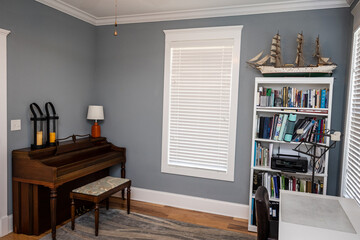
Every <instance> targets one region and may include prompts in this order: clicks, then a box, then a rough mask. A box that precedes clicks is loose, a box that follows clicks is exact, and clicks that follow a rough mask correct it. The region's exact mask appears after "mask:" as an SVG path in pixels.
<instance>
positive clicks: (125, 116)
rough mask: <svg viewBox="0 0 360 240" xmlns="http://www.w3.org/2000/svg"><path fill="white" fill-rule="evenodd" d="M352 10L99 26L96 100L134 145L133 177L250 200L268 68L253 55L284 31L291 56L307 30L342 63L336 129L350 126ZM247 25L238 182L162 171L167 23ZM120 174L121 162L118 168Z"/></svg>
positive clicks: (332, 168)
mask: <svg viewBox="0 0 360 240" xmlns="http://www.w3.org/2000/svg"><path fill="white" fill-rule="evenodd" d="M351 19H352V18H351V16H350V9H349V8H341V9H330V10H317V11H300V12H289V13H276V14H262V15H249V16H237V17H223V18H211V19H198V20H182V21H169V22H157V23H139V24H126V25H120V26H119V31H118V32H119V36H118V37H117V38H115V37H113V36H112V31H113V27H112V26H103V27H97V31H96V42H97V45H96V79H97V81H96V83H95V89H96V91H95V92H96V97H97V98H96V99H97V101H96V102H97V103H98V104H103V105H104V107H105V121H103V123H102V133H103V135H104V136H107V137H108V139H109V140H110V141H111V142H113V143H114V144H116V145H118V146H124V147H126V148H127V157H128V163H127V176H128V177H129V178H131V179H132V180H133V185H134V186H135V187H140V188H146V189H153V190H159V191H165V192H172V193H179V194H185V195H191V196H198V197H204V198H210V199H217V200H223V201H230V202H237V203H242V204H248V191H249V174H250V154H251V150H250V149H251V141H250V137H251V126H252V119H251V118H252V103H251V102H252V99H253V88H254V78H255V77H256V76H260V74H259V73H258V72H257V71H255V70H253V69H251V68H249V67H248V66H247V64H246V63H245V61H246V60H248V59H250V58H251V57H253V56H254V55H255V54H256V53H258V52H260V51H261V50H265V51H268V49H269V48H270V42H271V38H272V36H273V35H274V34H275V33H276V32H277V31H278V30H279V31H280V34H281V36H282V49H283V53H284V60H285V62H293V61H294V59H295V49H296V34H297V32H299V31H303V32H304V36H305V57H306V59H307V60H308V61H309V59H310V58H311V55H312V53H313V50H314V41H315V38H316V37H317V36H318V34H320V42H321V46H322V53H323V55H324V56H327V57H331V58H332V59H333V61H334V62H335V63H337V64H338V68H337V69H336V71H335V73H334V77H335V86H334V89H335V91H334V101H333V116H332V119H333V121H332V128H334V129H339V130H342V127H343V124H342V123H343V114H344V111H343V108H342V107H343V104H344V100H345V97H344V93H345V77H346V70H347V60H348V51H349V48H348V44H349V43H350V35H351V34H350V31H351ZM226 25H243V26H244V28H243V32H242V43H241V66H240V86H239V105H238V129H237V147H236V164H235V182H224V181H217V180H208V179H202V178H194V177H186V176H179V175H171V174H164V173H161V172H160V164H161V132H162V97H163V81H164V80H163V66H164V33H163V30H164V29H177V28H194V27H212V26H226ZM339 148H340V147H337V148H336V149H335V150H332V151H331V156H330V159H329V182H328V193H329V194H332V195H334V194H336V193H337V191H338V188H339V185H338V177H339V170H340V151H339ZM113 174H119V168H116V169H114V170H113Z"/></svg>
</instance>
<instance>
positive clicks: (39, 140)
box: [36, 131, 43, 146]
mask: <svg viewBox="0 0 360 240" xmlns="http://www.w3.org/2000/svg"><path fill="white" fill-rule="evenodd" d="M36 145H37V146H41V145H43V132H42V131H39V132H37V133H36Z"/></svg>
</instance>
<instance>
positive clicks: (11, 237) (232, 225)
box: [0, 197, 256, 240]
mask: <svg viewBox="0 0 360 240" xmlns="http://www.w3.org/2000/svg"><path fill="white" fill-rule="evenodd" d="M110 207H112V208H119V209H124V210H125V209H126V200H125V201H123V200H122V199H120V198H116V197H112V198H110ZM131 211H132V212H137V213H141V214H145V215H150V216H155V217H161V218H167V219H172V220H177V221H182V222H187V223H193V224H198V225H202V226H207V227H213V228H219V229H224V230H229V231H234V232H241V233H245V234H249V235H253V236H256V233H252V232H248V231H247V225H248V221H247V220H244V219H237V218H233V217H226V216H221V215H216V214H210V213H204V212H197V211H192V210H186V209H180V208H175V207H169V206H164V205H158V204H153V203H145V202H140V201H135V200H131ZM67 222H68V221H67ZM67 222H64V223H63V224H61V225H59V226H57V228H59V227H61V226H62V225H64V224H66V223H67ZM49 232H50V230H49V231H48V232H45V233H43V234H41V235H40V236H27V235H23V234H14V233H10V234H8V235H6V236H4V237H2V238H0V239H1V240H35V239H40V238H42V237H43V236H45V235H46V234H48V233H49Z"/></svg>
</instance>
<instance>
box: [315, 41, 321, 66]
mask: <svg viewBox="0 0 360 240" xmlns="http://www.w3.org/2000/svg"><path fill="white" fill-rule="evenodd" d="M315 45H316V46H315V53H314V57H316V59H317V64H318V65H320V64H321V63H320V62H321V55H320V41H319V36H318V37H317V38H316V42H315Z"/></svg>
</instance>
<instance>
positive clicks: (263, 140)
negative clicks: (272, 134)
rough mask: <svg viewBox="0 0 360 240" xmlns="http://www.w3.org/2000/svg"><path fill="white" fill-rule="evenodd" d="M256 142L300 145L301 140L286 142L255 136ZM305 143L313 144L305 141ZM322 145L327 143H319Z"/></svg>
mask: <svg viewBox="0 0 360 240" xmlns="http://www.w3.org/2000/svg"><path fill="white" fill-rule="evenodd" d="M255 141H256V142H268V143H279V144H289V145H299V143H300V142H285V141H276V140H272V139H265V138H255ZM303 144H305V145H309V146H311V144H308V143H303ZM318 145H320V146H326V144H325V143H319V144H318Z"/></svg>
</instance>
